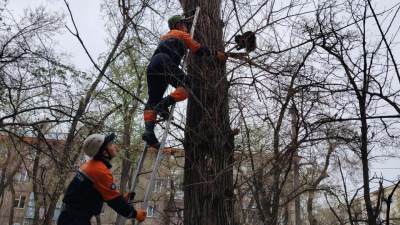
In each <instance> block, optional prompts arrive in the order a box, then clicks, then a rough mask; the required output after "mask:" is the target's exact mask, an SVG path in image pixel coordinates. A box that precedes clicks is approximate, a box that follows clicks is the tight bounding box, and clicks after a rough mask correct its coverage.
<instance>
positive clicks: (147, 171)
mask: <svg viewBox="0 0 400 225" xmlns="http://www.w3.org/2000/svg"><path fill="white" fill-rule="evenodd" d="M151 172H153V170H145V171H141V172H139V173H138V175H142V174H148V173H151Z"/></svg>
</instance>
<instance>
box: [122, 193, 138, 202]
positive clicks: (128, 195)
mask: <svg viewBox="0 0 400 225" xmlns="http://www.w3.org/2000/svg"><path fill="white" fill-rule="evenodd" d="M135 195H136V193H135V192H134V191H128V192H126V193H125V194H124V200H125V201H126V202H128V201H129V200H133V199H134V198H135Z"/></svg>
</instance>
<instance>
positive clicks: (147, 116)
mask: <svg viewBox="0 0 400 225" xmlns="http://www.w3.org/2000/svg"><path fill="white" fill-rule="evenodd" d="M150 121H151V122H153V123H156V122H157V113H156V111H153V110H145V111H144V122H150Z"/></svg>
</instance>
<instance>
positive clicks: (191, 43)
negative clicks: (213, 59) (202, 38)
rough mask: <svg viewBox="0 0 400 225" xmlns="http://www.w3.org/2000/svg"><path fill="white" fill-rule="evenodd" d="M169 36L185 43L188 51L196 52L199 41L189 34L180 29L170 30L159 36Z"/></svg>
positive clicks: (163, 37)
mask: <svg viewBox="0 0 400 225" xmlns="http://www.w3.org/2000/svg"><path fill="white" fill-rule="evenodd" d="M170 37H174V38H177V39H179V40H180V41H182V42H183V43H184V44H185V46H186V48H188V49H190V51H192V52H196V51H197V50H198V49H199V48H200V46H201V45H200V44H199V43H197V42H196V41H195V40H193V38H192V37H191V36H190V34H188V33H185V32H183V31H180V30H170V31H169V32H168V33H167V34H165V35H163V36H162V37H161V40H163V39H165V38H170Z"/></svg>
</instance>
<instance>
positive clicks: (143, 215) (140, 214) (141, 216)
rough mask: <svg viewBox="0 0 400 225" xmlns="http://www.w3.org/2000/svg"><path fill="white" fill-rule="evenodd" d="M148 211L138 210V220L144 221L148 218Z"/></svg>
mask: <svg viewBox="0 0 400 225" xmlns="http://www.w3.org/2000/svg"><path fill="white" fill-rule="evenodd" d="M146 214H147V212H146V211H144V210H138V211H137V214H136V218H135V219H137V220H138V221H140V222H142V221H144V220H145V219H146Z"/></svg>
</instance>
